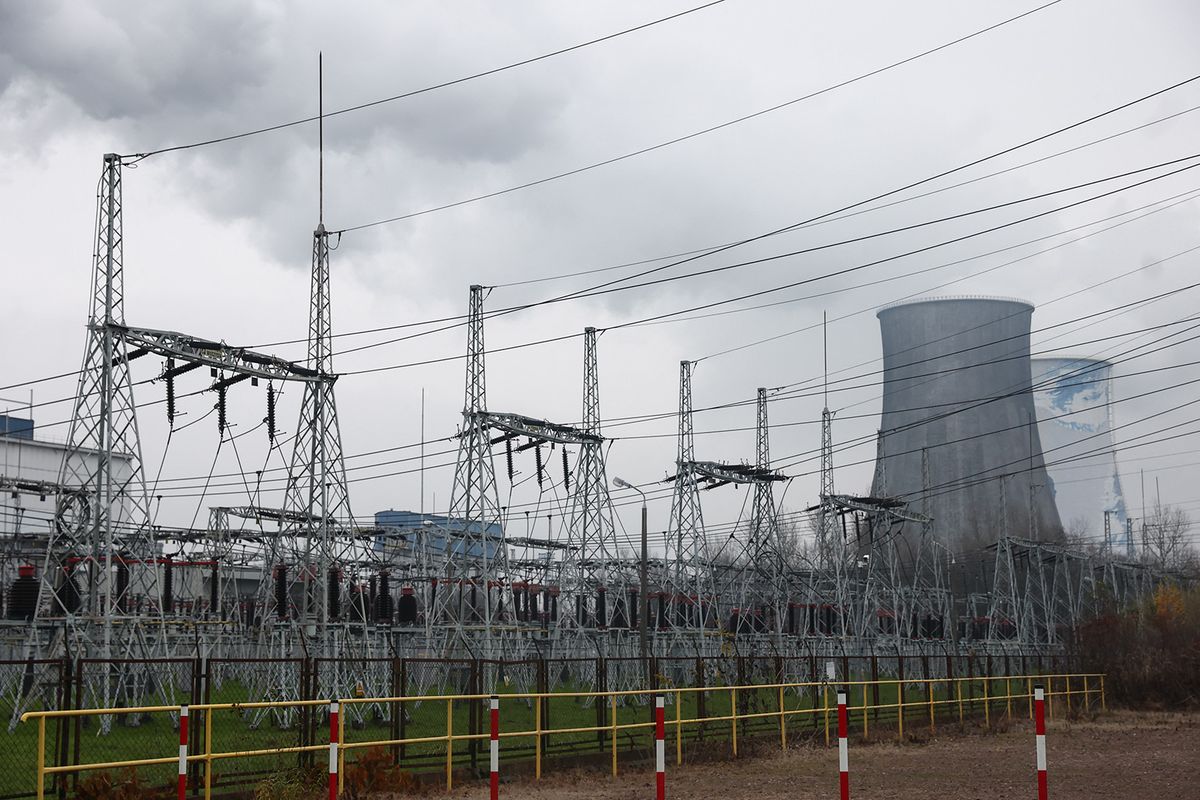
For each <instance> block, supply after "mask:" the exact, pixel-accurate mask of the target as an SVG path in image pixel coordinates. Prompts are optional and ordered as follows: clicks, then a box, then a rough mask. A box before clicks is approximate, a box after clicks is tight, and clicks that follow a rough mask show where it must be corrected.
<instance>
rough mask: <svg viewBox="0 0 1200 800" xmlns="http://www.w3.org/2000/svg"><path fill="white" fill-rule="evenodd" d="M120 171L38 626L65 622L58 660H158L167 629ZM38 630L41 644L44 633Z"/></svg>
mask: <svg viewBox="0 0 1200 800" xmlns="http://www.w3.org/2000/svg"><path fill="white" fill-rule="evenodd" d="M121 166H122V164H121V157H120V156H119V155H116V154H114V153H109V154H106V155H105V156H104V169H103V173H102V175H101V178H100V183H99V190H98V198H97V199H98V204H97V214H96V250H95V253H94V260H93V267H92V294H91V307H90V310H89V313H88V331H87V343H86V345H85V348H84V355H83V365H82V367H81V369H80V373H79V383H78V389H77V392H76V397H75V407H74V412H73V414H72V417H71V427H70V432H69V434H68V436H67V452H66V455H65V456H64V458H63V462H62V466H61V469H60V473H59V481H58V482H59V484H60V485H61V486H64V487H70V488H71V491H68V492H64V493H63V494H60V495H59V497H58V501H57V508H56V513H55V521H54V525H53V529H52V532H51V534H50V537H49V541H48V545H47V548H46V559H45V564H44V571H43V580H42V581H41V582H40V589H39V592H40V597H39V602H38V605H37V609H38V610H37V616H38V617H39V618H41V619H45V618H47V617H49V618H52V619H53V618H62V619H63V620H64V622H65V623H66V624H65V625H64V626H63V627H62V628H61V629H60V630H62V631H66V632H67V633H68V635H72V636H73V637H74V638H75V640H74V641H73V642H65V641H60V644H59V645H57V646H55V645H50V647H49V649H50V650H53V651H61V650H62V649H63V648H65V647H72V648H73V651H74V653H75V654H77V655H78V654H82V653H89V654H92V655H99V656H101V657H103V658H110V657H120V656H125V657H129V656H131V655H149V654H150V653H149V652H147V651H146V650H145V649H146V648H147V647H148V646H149V645H148V643H147V642H148V639H147V638H146V637H147V634H150V635H153V633H154V632H153V631H147V630H145V623H147V622H151V621H152V622H157V623H159V624H160V625H161V622H162V612H161V596H160V590H159V580H158V567H157V561H158V548H157V546H156V544H155V541H154V538H153V536H152V533H151V530H150V527H149V521H150V502H149V497H148V495H147V493H146V483H145V475H144V473H143V469H142V449H141V441H140V439H139V436H138V421H137V415H136V412H135V408H136V406H135V404H134V398H133V382H132V379H131V377H130V370H129V362H130V361H131V360H132V359H133V358H136V357H137V356H138V355H141V354H142V353H130V352H129V350H128V348H127V346H126V344H125V341H124V339H123V338H122V337H121V336H120V334H119V332H120V330H121V329H122V328H123V327H124V324H125V270H124V266H125V265H124V238H123V232H122V217H123V214H122V202H123V198H122V183H121ZM47 595H49V596H47ZM114 624H115V625H117V626H119V627H120V632H119V639H120V641H114ZM97 629H99V630H97ZM31 630H32V631H34V633H35V634H36V632H37V630H38V625H36V624H35V625H34V626H33V627H32V628H31ZM40 644H41V645H42V646H43V647H45V646H46V643H40ZM161 644H162V639H161V637H160V638H159V640H158V645H159V646H161ZM114 646H117V647H118V649H119V650H120V651H121V652H115V651H114ZM135 647H136V648H140V650H138V651H137V652H135V651H133V650H131V649H130V648H135Z"/></svg>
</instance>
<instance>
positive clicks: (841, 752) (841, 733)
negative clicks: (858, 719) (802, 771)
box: [837, 689, 850, 800]
mask: <svg viewBox="0 0 1200 800" xmlns="http://www.w3.org/2000/svg"><path fill="white" fill-rule="evenodd" d="M837 706H838V707H837V714H838V774H839V779H840V781H841V786H842V800H850V747H849V742H848V741H847V740H846V736H847V729H848V728H849V727H850V719H849V714H848V713H847V711H846V690H845V689H838V693H837Z"/></svg>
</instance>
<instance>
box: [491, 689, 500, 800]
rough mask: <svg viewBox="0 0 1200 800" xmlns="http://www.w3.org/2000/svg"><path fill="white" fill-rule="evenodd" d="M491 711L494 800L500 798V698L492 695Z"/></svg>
mask: <svg viewBox="0 0 1200 800" xmlns="http://www.w3.org/2000/svg"><path fill="white" fill-rule="evenodd" d="M488 706H489V708H490V710H491V737H490V739H489V742H488V746H489V747H490V748H491V753H490V756H491V767H492V775H491V783H492V800H498V799H499V797H500V698H499V697H497V696H496V695H492V696H491V698H490V699H489V700H488Z"/></svg>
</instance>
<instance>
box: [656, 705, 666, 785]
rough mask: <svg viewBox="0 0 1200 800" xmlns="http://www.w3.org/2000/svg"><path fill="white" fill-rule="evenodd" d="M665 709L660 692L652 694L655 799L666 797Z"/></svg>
mask: <svg viewBox="0 0 1200 800" xmlns="http://www.w3.org/2000/svg"><path fill="white" fill-rule="evenodd" d="M666 715H667V710H666V702H665V701H664V698H663V696H662V695H661V694H656V695H655V696H654V770H655V773H656V774H655V776H654V780H655V785H656V789H655V794H654V796H655V797H656V798H657V800H666V798H667V720H666Z"/></svg>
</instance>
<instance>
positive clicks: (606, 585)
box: [559, 328, 630, 629]
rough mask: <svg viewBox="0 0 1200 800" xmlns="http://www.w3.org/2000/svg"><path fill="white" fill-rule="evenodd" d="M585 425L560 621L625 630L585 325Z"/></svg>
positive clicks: (593, 363) (590, 332)
mask: <svg viewBox="0 0 1200 800" xmlns="http://www.w3.org/2000/svg"><path fill="white" fill-rule="evenodd" d="M581 429H582V431H583V432H584V433H586V434H589V435H590V437H591V438H585V439H583V440H582V441H581V443H580V445H579V457H578V460H577V461H576V462H575V481H574V491H573V492H572V494H571V511H570V516H569V517H568V520H569V521H568V525H567V551H566V557H565V560H564V563H563V567H562V569H563V580H562V588H563V593H564V595H565V597H566V598H567V602H565V603H563V604H562V605H561V607H560V615H559V624H560V626H561V627H562V628H566V629H569V628H571V627H578V628H607V627H609V626H614V627H622V628H624V627H628V625H629V619H630V616H629V612H628V610H627V609H626V604H627V600H628V597H627V594H626V587H625V580H624V575H623V574H622V572H621V570H620V569H619V568H618V567H617V566H616V562H617V559H618V552H617V538H616V528H615V526H614V524H613V508H612V499H611V498H610V496H609V492H608V478H607V476H606V474H605V466H604V452H603V446H604V440H603V438H601V435H600V379H599V363H598V360H597V356H596V329H595V328H585V329H584V332H583V424H582V426H581ZM602 594H603V597H604V599H603V600H602V599H601V595H602ZM589 597H591V600H592V602H591V603H589V601H588V598H589ZM618 623H620V624H618Z"/></svg>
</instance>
